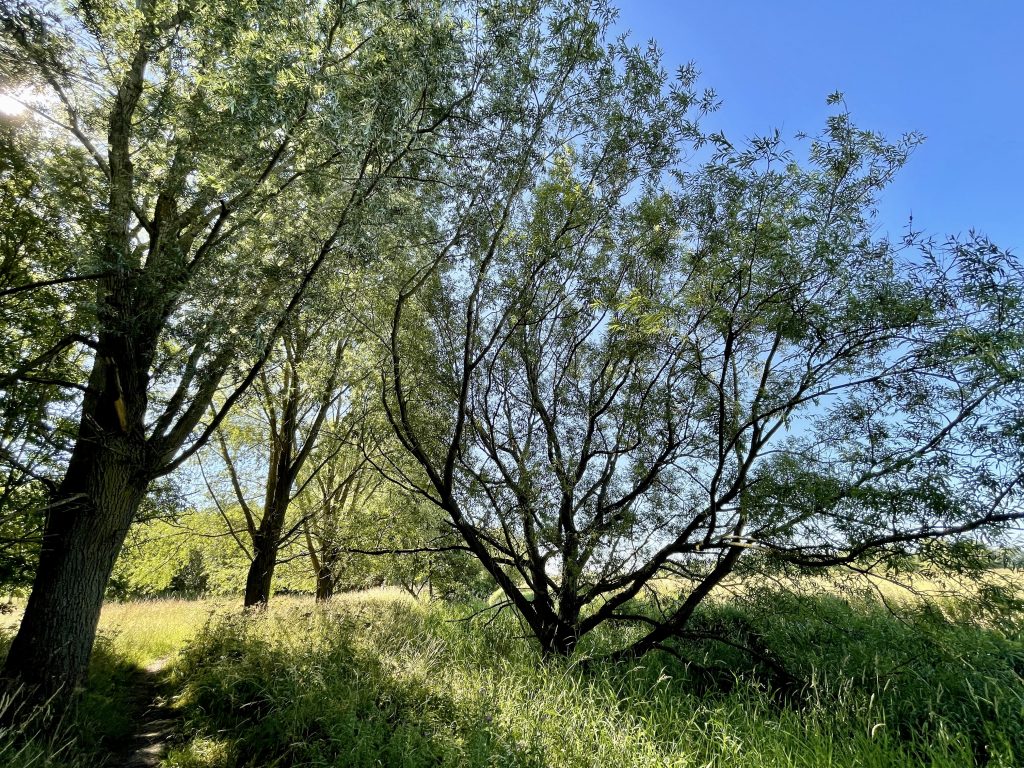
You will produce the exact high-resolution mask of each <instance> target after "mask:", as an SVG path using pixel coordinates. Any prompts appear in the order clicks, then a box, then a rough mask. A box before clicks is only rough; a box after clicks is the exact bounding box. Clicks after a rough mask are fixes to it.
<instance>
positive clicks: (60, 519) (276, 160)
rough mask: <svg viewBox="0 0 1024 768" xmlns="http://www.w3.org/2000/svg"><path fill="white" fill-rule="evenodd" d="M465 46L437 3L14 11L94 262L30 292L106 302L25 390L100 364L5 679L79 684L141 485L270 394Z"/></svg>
mask: <svg viewBox="0 0 1024 768" xmlns="http://www.w3.org/2000/svg"><path fill="white" fill-rule="evenodd" d="M463 34H464V33H463V32H462V27H461V26H460V25H459V23H458V22H456V21H454V20H453V19H452V18H451V16H450V15H448V14H445V13H443V12H439V11H438V10H437V9H436V8H435V7H434V6H430V7H427V6H423V7H419V6H414V5H410V4H409V3H404V2H386V1H384V0H382V1H381V2H369V3H367V2H357V3H350V2H338V3H327V4H320V5H309V4H307V3H302V2H287V1H286V2H283V3H277V4H273V5H270V6H267V5H263V4H258V5H255V6H254V5H250V4H239V3H224V2H203V3H180V4H179V3H176V2H160V1H158V0H144V1H143V2H140V3H137V4H136V3H119V2H102V3H87V4H80V5H75V6H73V8H71V9H70V10H69V11H68V12H67V13H64V12H53V11H51V10H50V6H48V5H44V4H38V5H37V4H33V3H22V2H13V3H6V2H5V3H4V4H3V6H2V8H0V46H2V50H0V57H2V60H3V62H4V67H5V70H4V73H3V74H4V79H5V82H8V83H10V82H16V83H17V84H18V85H19V86H21V88H22V90H21V93H23V94H25V100H26V102H27V105H28V107H29V108H30V109H31V110H32V112H33V113H34V115H35V120H33V121H32V122H31V124H27V125H26V127H25V130H34V131H38V132H39V134H40V135H41V136H44V137H45V139H46V141H47V142H49V143H51V144H52V146H53V147H54V149H53V151H52V152H51V153H50V155H49V157H51V158H54V161H55V162H56V161H57V160H60V162H62V163H63V164H64V168H65V173H64V177H65V178H81V179H82V181H81V183H80V184H78V185H77V187H76V189H77V190H78V193H77V194H75V195H67V196H66V197H64V198H63V200H62V202H63V203H64V204H65V205H66V208H67V209H66V210H65V211H64V212H63V215H64V217H65V218H66V219H67V220H68V224H67V226H69V227H72V228H74V230H75V231H76V232H79V233H81V239H82V241H83V242H84V243H85V246H84V247H82V248H80V249H79V250H77V251H75V252H72V253H68V254H67V256H66V262H65V263H61V264H59V265H55V266H53V267H52V268H50V269H48V270H47V271H46V272H44V273H43V274H40V275H39V276H36V275H28V276H26V279H27V280H28V281H29V282H27V283H25V284H20V283H19V284H18V285H17V286H14V288H16V289H17V291H18V292H19V295H20V296H23V297H28V298H29V299H31V297H33V296H42V295H44V294H42V293H40V292H41V291H46V290H48V289H49V287H50V286H51V285H52V284H53V281H54V280H60V281H63V282H65V283H67V284H69V285H71V284H74V285H84V286H87V287H88V290H87V291H86V292H83V294H81V296H84V298H80V297H79V296H78V295H76V297H74V298H73V299H72V300H73V301H74V302H75V304H74V311H73V312H69V313H68V320H67V325H66V326H65V331H66V332H65V334H63V335H61V336H60V337H59V338H54V339H53V341H52V342H51V345H50V347H49V348H48V349H46V350H41V351H39V350H34V349H31V350H26V353H25V355H24V356H23V357H22V358H20V359H19V360H17V361H15V362H14V364H13V365H11V366H10V367H11V368H13V370H12V371H11V372H10V373H11V375H12V376H13V377H14V379H16V380H18V381H24V380H26V379H27V377H29V376H34V377H39V378H46V379H51V378H57V377H54V376H50V375H49V373H48V371H49V369H50V368H49V366H50V365H51V363H53V362H54V361H60V362H61V363H63V361H64V360H65V358H66V355H65V354H64V353H65V352H66V351H68V350H70V351H71V352H73V353H75V354H79V355H81V354H84V355H85V356H86V357H87V358H88V369H89V371H88V374H87V376H85V377H84V378H82V379H81V380H78V381H71V382H68V384H69V386H70V387H71V389H72V390H73V391H76V392H77V393H78V394H79V399H78V402H77V404H76V407H77V409H78V411H79V416H78V418H77V427H76V428H75V429H74V431H73V434H71V435H70V436H69V440H68V445H67V450H66V453H65V456H64V459H63V461H62V463H61V465H60V469H59V474H60V479H59V480H58V481H57V482H56V483H54V486H53V488H52V489H51V490H50V492H49V494H48V498H47V500H46V508H45V516H46V520H45V529H44V532H43V540H42V548H41V554H40V559H39V567H38V570H37V572H36V575H35V580H34V584H33V588H32V593H31V596H30V598H29V601H28V605H27V607H26V611H25V615H24V618H23V620H22V623H21V626H20V628H19V631H18V634H17V635H16V637H15V638H14V641H13V643H12V645H11V648H10V651H9V654H8V656H7V660H6V665H5V668H4V674H5V675H6V676H7V677H9V678H13V679H14V680H15V681H17V682H18V683H23V684H26V685H27V687H28V688H30V689H34V690H36V691H37V692H40V693H44V694H49V693H52V692H53V691H55V690H58V689H62V690H63V691H65V692H69V691H71V690H72V689H73V687H74V685H75V684H76V682H77V681H78V680H79V679H80V678H81V676H82V674H83V672H84V670H85V665H86V663H87V660H88V657H89V653H90V650H91V647H92V642H93V637H94V633H95V627H96V623H97V620H98V617H99V609H100V604H101V602H102V597H103V591H104V588H105V586H106V583H107V580H108V578H109V575H110V572H111V568H112V566H113V563H114V560H115V558H116V557H117V554H118V551H119V549H120V547H121V544H122V542H123V539H124V536H125V533H126V531H127V530H128V527H129V525H130V524H131V522H132V519H133V517H134V516H135V513H136V510H137V509H138V507H139V504H140V502H141V501H142V499H143V497H144V495H145V493H146V489H147V487H148V486H149V484H150V483H151V482H152V481H153V480H154V479H155V478H157V477H160V476H161V475H165V474H167V473H169V472H171V471H173V470H174V469H175V468H176V467H178V466H180V465H181V464H182V463H183V462H185V461H187V460H188V458H189V457H190V456H191V455H193V454H194V453H195V452H196V451H197V450H198V449H199V448H200V447H201V446H202V445H203V444H204V443H205V442H206V441H207V439H208V438H209V436H210V435H211V434H212V433H213V431H214V430H215V429H216V428H217V426H218V425H219V424H220V423H221V421H222V420H223V418H224V417H225V415H226V414H227V413H228V411H229V410H230V409H231V407H232V406H233V405H234V403H235V402H236V400H237V399H238V398H240V397H241V396H242V395H243V394H244V393H245V391H246V390H247V389H248V388H249V386H250V385H251V384H252V382H253V381H254V380H256V378H257V377H258V375H259V371H260V369H261V367H262V365H263V364H264V362H265V361H266V359H267V358H268V357H269V355H270V354H271V351H272V350H273V348H274V345H275V344H276V343H277V339H278V337H279V336H280V333H281V331H282V329H283V328H284V327H286V325H287V322H288V321H289V318H290V317H292V316H293V315H294V314H295V313H296V312H297V311H298V310H299V309H300V308H301V306H302V304H303V300H304V297H305V295H306V293H307V290H308V288H309V286H310V285H311V284H312V283H314V282H315V280H316V279H317V276H318V274H319V273H322V272H323V271H324V270H326V269H328V268H331V269H333V268H342V269H343V268H344V263H345V262H344V260H345V259H346V258H352V257H353V256H354V254H353V252H352V249H351V248H350V247H349V243H350V242H351V240H352V239H353V238H351V237H350V233H351V232H352V231H354V229H355V228H356V227H357V226H358V225H359V224H360V219H361V218H362V217H365V216H367V215H369V214H368V213H367V210H368V206H367V201H368V200H370V199H372V196H373V195H374V194H375V193H377V192H380V191H382V190H385V189H388V188H389V187H388V185H389V183H390V182H391V181H392V180H393V179H395V178H396V177H398V176H404V177H407V178H415V177H416V176H417V174H418V173H420V169H421V168H422V167H423V165H424V163H425V162H426V159H425V158H426V157H427V155H425V154H421V153H420V150H421V149H422V148H423V147H425V146H426V145H427V144H428V143H429V141H430V135H431V133H432V132H433V131H434V130H435V129H436V128H437V127H438V126H440V125H442V124H444V123H445V121H447V120H448V119H450V117H451V113H452V110H453V109H454V105H456V104H457V103H458V101H459V99H460V98H461V97H462V94H463V92H464V90H465V89H466V88H471V87H472V83H470V82H465V81H464V78H463V75H464V74H465V72H466V67H465V66H463V65H462V64H460V62H459V60H457V59H456V58H455V57H456V54H457V52H458V51H459V50H460V46H459V45H457V42H458V40H457V38H459V37H460V36H461V35H463ZM47 194H50V195H52V196H57V195H61V194H62V192H61V190H59V189H54V190H50V191H49V192H47ZM46 256H47V254H46V253H45V251H40V252H39V253H38V254H30V256H29V258H30V260H31V261H33V262H34V263H37V264H44V263H46V261H47V259H46ZM8 290H10V289H8ZM5 373H6V372H5ZM215 396H216V397H215ZM214 402H216V404H217V407H216V409H215V410H214V412H212V413H211V411H210V405H211V403H214Z"/></svg>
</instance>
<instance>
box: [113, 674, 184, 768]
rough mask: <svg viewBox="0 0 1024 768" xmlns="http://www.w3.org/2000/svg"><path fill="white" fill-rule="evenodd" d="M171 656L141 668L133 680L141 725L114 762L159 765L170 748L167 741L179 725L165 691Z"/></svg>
mask: <svg viewBox="0 0 1024 768" xmlns="http://www.w3.org/2000/svg"><path fill="white" fill-rule="evenodd" d="M168 662H169V659H158V660H156V661H154V662H152V663H151V664H149V665H148V666H146V667H145V668H143V669H141V670H139V673H138V676H137V678H136V679H134V680H133V681H132V683H131V684H132V686H133V691H132V697H131V698H132V700H133V701H134V702H136V703H137V707H136V709H135V713H136V718H137V723H138V725H137V727H136V730H135V735H134V736H133V737H132V738H131V739H130V740H129V741H128V742H127V743H126V744H125V746H124V748H123V749H122V750H121V751H120V752H119V753H118V754H117V755H115V756H114V760H115V762H114V763H113V764H114V765H118V766H125V768H155V766H159V765H160V760H161V759H162V758H163V756H164V754H165V753H166V752H167V742H168V739H169V737H170V735H171V734H172V733H173V732H174V729H175V726H176V725H177V718H176V713H175V712H174V711H173V710H172V709H171V708H170V706H169V702H168V701H167V697H166V695H165V694H164V693H163V691H162V690H161V689H162V686H161V682H160V675H161V673H162V672H163V671H164V669H165V668H166V667H167V664H168Z"/></svg>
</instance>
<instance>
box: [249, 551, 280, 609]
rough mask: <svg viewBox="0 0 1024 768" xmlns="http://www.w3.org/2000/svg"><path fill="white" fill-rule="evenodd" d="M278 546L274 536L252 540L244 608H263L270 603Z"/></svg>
mask: <svg viewBox="0 0 1024 768" xmlns="http://www.w3.org/2000/svg"><path fill="white" fill-rule="evenodd" d="M278 545H279V542H278V540H277V537H276V536H266V535H263V536H257V537H256V538H255V539H254V540H253V558H252V562H251V563H250V564H249V572H248V574H246V577H245V602H244V605H245V607H246V608H254V607H257V606H265V605H266V604H267V603H268V602H270V589H271V584H272V583H273V581H274V568H275V567H276V566H277V549H278Z"/></svg>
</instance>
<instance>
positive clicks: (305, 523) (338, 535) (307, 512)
mask: <svg viewBox="0 0 1024 768" xmlns="http://www.w3.org/2000/svg"><path fill="white" fill-rule="evenodd" d="M360 401H362V403H363V405H365V404H366V400H365V398H358V399H356V403H357V404H358V403H359V402H360ZM372 429H373V424H372V423H371V421H370V419H369V418H368V414H367V411H366V408H365V407H358V405H357V407H352V406H351V404H349V406H348V408H347V409H346V410H345V411H344V412H342V411H341V409H338V411H336V412H335V413H334V414H333V418H332V420H331V424H330V427H329V429H328V432H329V433H330V435H331V439H330V440H329V441H325V444H324V445H322V446H321V447H320V451H319V455H318V456H315V457H314V466H315V467H317V469H318V471H316V472H311V473H309V474H308V476H307V477H306V478H305V479H304V480H303V486H304V488H305V492H304V493H303V494H302V495H300V496H299V498H298V500H297V501H298V506H299V508H300V525H301V526H302V533H303V536H304V537H305V541H306V551H307V553H308V555H309V560H310V564H311V566H312V568H313V576H314V578H315V579H316V599H317V601H318V602H322V601H325V600H329V599H330V598H331V597H333V596H334V592H335V589H336V588H337V586H338V584H339V582H340V581H341V579H342V577H343V571H344V570H345V567H346V565H347V564H348V561H349V559H350V553H349V552H348V551H347V550H348V546H349V545H350V543H351V536H352V529H353V527H354V526H353V523H355V522H356V520H357V519H358V521H359V523H362V526H360V527H363V528H368V529H370V530H373V529H376V528H378V527H379V521H378V520H372V519H368V517H367V516H366V515H365V514H361V513H364V512H365V510H366V507H367V505H368V504H370V503H371V501H372V499H373V497H374V494H376V493H377V492H378V491H379V490H380V488H381V485H382V483H383V482H384V478H383V477H382V476H381V475H380V474H379V473H378V472H377V471H376V470H375V469H374V467H373V466H372V465H371V464H370V460H369V457H368V456H367V452H368V450H369V448H368V443H369V441H370V440H372V439H373V435H372Z"/></svg>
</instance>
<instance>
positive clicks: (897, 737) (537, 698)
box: [169, 596, 1024, 768]
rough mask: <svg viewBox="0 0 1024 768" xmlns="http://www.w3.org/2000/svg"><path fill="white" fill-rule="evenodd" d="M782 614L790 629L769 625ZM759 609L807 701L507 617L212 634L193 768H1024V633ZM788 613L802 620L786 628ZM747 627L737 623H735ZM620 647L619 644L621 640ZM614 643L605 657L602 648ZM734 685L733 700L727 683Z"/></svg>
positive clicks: (203, 665) (196, 706)
mask: <svg viewBox="0 0 1024 768" xmlns="http://www.w3.org/2000/svg"><path fill="white" fill-rule="evenodd" d="M772 606H774V609H775V612H774V623H773V625H772V626H767V624H769V623H771V622H768V619H769V618H770V615H769V614H771V613H772V610H771V608H772ZM728 611H732V613H733V614H737V613H742V618H743V619H744V621H746V622H748V623H751V624H754V625H755V626H756V625H758V624H765V625H766V626H765V627H764V635H763V639H764V642H766V643H767V644H768V645H769V646H770V647H772V648H773V650H774V652H775V653H776V655H777V656H778V657H779V658H780V659H782V660H783V661H784V663H785V664H786V666H787V668H788V669H790V670H791V671H792V672H793V673H794V674H795V675H797V676H798V677H799V678H800V679H802V680H804V681H805V686H804V687H803V688H802V689H801V690H800V691H799V692H798V693H797V694H796V695H795V696H792V697H790V699H788V700H787V701H786V702H784V703H782V702H780V700H779V697H778V696H776V695H775V694H774V692H773V691H771V690H770V689H769V688H768V687H767V686H766V685H765V684H764V683H763V682H758V677H757V670H756V669H755V668H754V667H752V666H751V664H750V662H749V660H747V659H746V658H745V657H742V656H740V655H738V654H733V653H726V652H725V650H728V649H725V650H723V648H721V647H714V646H707V647H704V646H700V645H695V646H692V647H690V648H683V649H682V650H683V651H686V652H689V653H690V654H691V655H692V656H694V657H695V658H698V660H699V662H700V666H701V667H702V668H704V669H714V668H717V669H718V670H719V671H721V670H723V669H724V670H731V671H732V672H733V673H734V675H733V676H732V677H729V678H724V677H723V675H721V674H718V675H716V676H714V678H713V679H714V680H715V681H716V682H715V684H714V685H709V684H708V680H707V679H705V678H706V674H705V673H697V672H696V671H695V670H696V665H694V666H690V667H687V666H685V665H683V664H682V663H681V662H679V661H678V660H676V659H674V658H671V657H666V656H664V655H657V656H651V657H649V658H646V659H644V660H642V661H640V662H637V663H635V664H632V665H620V666H610V665H601V664H591V665H589V666H587V667H586V669H584V668H583V667H582V666H581V665H580V664H574V663H571V662H555V663H551V662H548V663H545V662H543V661H542V660H541V659H540V658H539V657H538V656H537V655H536V654H535V653H534V652H533V651H532V650H531V648H530V646H529V644H528V643H526V642H524V641H523V640H521V639H517V638H516V635H518V634H520V633H521V630H520V628H519V626H518V624H517V622H516V621H515V619H514V617H512V616H511V615H508V614H506V615H505V616H503V617H502V618H501V619H500V620H499V621H497V622H494V623H492V624H491V625H489V626H486V627H485V626H481V625H479V624H476V625H471V624H467V623H464V622H458V621H455V619H457V618H458V617H459V616H461V615H464V614H465V612H466V611H465V609H461V610H460V609H457V608H452V607H446V606H444V605H440V604H433V605H427V604H422V603H416V602H414V601H412V600H405V599H397V598H394V597H388V598H380V597H377V598H365V599H362V600H348V601H343V602H341V603H340V604H337V605H335V606H332V607H331V608H329V609H327V610H319V609H316V608H314V607H313V606H312V605H305V606H303V605H294V604H292V605H285V606H280V607H279V608H278V609H276V610H272V611H270V612H269V614H268V615H266V616H248V617H241V618H239V617H230V618H223V619H220V620H216V621H214V622H213V623H211V624H210V625H209V626H208V627H207V628H206V629H205V630H204V631H203V632H202V633H201V634H200V635H199V636H198V637H197V639H196V641H195V642H194V643H193V644H192V645H191V646H190V647H189V648H188V649H187V650H186V652H185V654H184V656H183V657H182V659H181V661H180V663H179V665H178V667H177V670H176V673H175V674H176V684H177V685H178V686H179V687H180V689H181V691H182V695H181V699H180V702H179V703H180V706H181V708H182V711H183V712H184V713H185V715H186V717H187V718H188V723H189V731H190V732H191V733H192V734H193V737H192V738H191V739H190V740H189V741H187V742H186V743H184V744H182V745H180V746H179V748H177V749H176V750H175V751H174V753H173V754H172V756H171V759H170V761H169V762H170V764H171V765H174V766H236V765H239V766H240V765H260V766H264V765H282V766H283V765H303V766H320V765H324V766H326V765H346V766H377V765H386V766H410V767H412V766H428V765H429V766H438V765H440V766H524V767H525V766H538V767H539V766H567V767H568V766H602V767H603V768H608V767H609V766H695V767H696V766H740V767H741V766H808V767H811V766H815V767H817V766H916V765H930V766H950V767H951V768H952V767H953V766H966V765H971V764H975V763H976V762H980V763H986V764H988V765H991V766H1007V767H1009V766H1017V765H1020V764H1021V763H1020V759H1021V757H1022V756H1024V749H1022V747H1024V744H1022V743H1021V739H1022V735H1024V700H1022V693H1021V691H1022V690H1024V686H1021V679H1020V675H1021V672H1022V671H1024V645H1022V643H1021V638H1020V636H1019V634H1014V633H1013V632H1012V631H1009V630H1004V631H996V630H994V629H991V628H984V627H980V626H977V625H973V626H968V625H962V624H955V623H952V622H950V621H948V620H947V619H945V618H944V617H943V616H942V615H941V614H938V613H937V612H927V611H922V612H917V613H914V614H908V615H907V616H904V617H902V619H900V620H897V619H894V618H893V617H892V616H890V615H889V614H887V613H886V612H884V611H883V610H880V609H879V608H878V607H877V606H874V605H871V604H868V603H864V604H862V605H853V606H851V605H849V604H846V603H843V602H841V601H839V600H837V599H835V598H821V599H812V598H806V597H803V598H797V597H789V596H775V598H774V602H773V603H772V602H771V601H769V600H768V599H767V598H766V597H762V599H761V601H760V604H752V605H748V606H744V607H742V608H740V607H737V606H732V607H724V608H723V607H719V608H716V609H715V613H714V614H709V615H707V616H706V617H705V618H706V620H708V621H719V622H721V621H723V620H725V619H728V618H730V617H729V616H727V615H725V614H726V613H727V612H728ZM781 617H784V618H781ZM732 618H735V615H734V616H733V617H732ZM604 639H605V640H608V639H609V638H607V637H606V638H604ZM600 640H601V639H600V638H599V642H600ZM723 679H725V680H728V681H729V682H728V684H725V685H723V684H722V681H723Z"/></svg>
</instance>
